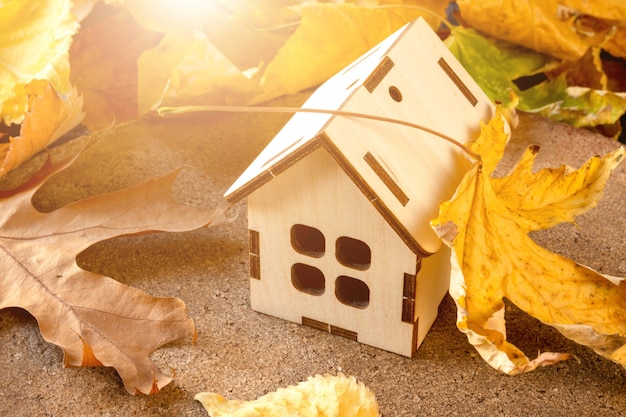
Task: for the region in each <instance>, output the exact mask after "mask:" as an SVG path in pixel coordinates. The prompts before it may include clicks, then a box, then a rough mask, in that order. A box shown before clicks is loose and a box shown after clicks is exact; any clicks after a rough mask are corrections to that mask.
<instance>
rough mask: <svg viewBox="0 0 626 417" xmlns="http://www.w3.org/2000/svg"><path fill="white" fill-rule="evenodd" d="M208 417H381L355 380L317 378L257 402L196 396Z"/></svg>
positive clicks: (208, 394) (371, 397) (205, 394)
mask: <svg viewBox="0 0 626 417" xmlns="http://www.w3.org/2000/svg"><path fill="white" fill-rule="evenodd" d="M195 398H196V400H198V401H200V402H201V403H202V405H203V406H204V408H205V410H206V411H207V413H209V416H210V417H257V416H264V417H282V416H285V417H286V416H300V417H324V416H333V417H380V413H379V412H378V403H377V402H376V397H375V396H374V393H373V392H372V391H370V390H369V389H368V388H367V387H366V386H365V385H363V383H361V382H357V381H356V379H355V378H354V377H348V376H345V375H343V374H339V375H336V376H334V375H316V376H312V377H309V379H307V380H306V381H304V382H301V383H299V384H298V385H295V386H290V387H287V388H280V389H278V390H277V391H275V392H271V393H269V394H266V395H264V396H262V397H260V398H258V399H256V400H252V401H240V400H227V399H226V398H224V397H223V396H221V395H220V394H215V393H211V392H203V393H200V394H197V395H196V397H195Z"/></svg>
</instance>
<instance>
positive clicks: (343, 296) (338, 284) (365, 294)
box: [335, 275, 370, 308]
mask: <svg viewBox="0 0 626 417" xmlns="http://www.w3.org/2000/svg"><path fill="white" fill-rule="evenodd" d="M335 296H336V297H337V299H338V300H339V301H341V302H342V303H343V304H345V305H348V306H351V307H356V308H366V307H367V306H368V305H369V303H370V289H369V287H368V286H367V284H366V283H364V282H363V281H361V280H358V279H356V278H351V277H347V276H343V275H342V276H340V277H338V278H337V280H336V281H335Z"/></svg>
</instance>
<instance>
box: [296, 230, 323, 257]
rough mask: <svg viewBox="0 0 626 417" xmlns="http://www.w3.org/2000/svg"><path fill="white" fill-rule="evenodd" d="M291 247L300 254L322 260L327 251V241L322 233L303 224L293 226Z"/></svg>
mask: <svg viewBox="0 0 626 417" xmlns="http://www.w3.org/2000/svg"><path fill="white" fill-rule="evenodd" d="M291 246H292V247H293V248H294V250H295V251H296V252H298V253H301V254H303V255H307V256H311V257H313V258H321V257H322V256H324V252H325V251H326V239H325V238H324V235H323V234H322V232H320V231H319V230H317V229H316V228H314V227H310V226H305V225H303V224H294V225H293V226H291Z"/></svg>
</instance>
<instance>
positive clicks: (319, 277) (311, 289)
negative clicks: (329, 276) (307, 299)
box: [291, 263, 326, 295]
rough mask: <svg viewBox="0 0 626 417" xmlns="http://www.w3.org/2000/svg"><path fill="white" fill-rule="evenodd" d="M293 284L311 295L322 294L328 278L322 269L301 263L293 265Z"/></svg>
mask: <svg viewBox="0 0 626 417" xmlns="http://www.w3.org/2000/svg"><path fill="white" fill-rule="evenodd" d="M291 284H292V285H293V286H294V287H295V288H296V289H297V290H298V291H302V292H304V293H307V294H311V295H322V294H324V290H325V289H326V279H325V278H324V274H323V273H322V271H320V270H319V269H317V268H315V267H313V266H310V265H306V264H300V263H297V264H293V265H292V266H291Z"/></svg>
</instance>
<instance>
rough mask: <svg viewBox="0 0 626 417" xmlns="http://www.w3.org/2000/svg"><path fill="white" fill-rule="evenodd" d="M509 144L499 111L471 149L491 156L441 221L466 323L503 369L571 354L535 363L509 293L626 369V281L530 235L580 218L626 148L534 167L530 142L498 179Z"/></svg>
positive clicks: (526, 367)
mask: <svg viewBox="0 0 626 417" xmlns="http://www.w3.org/2000/svg"><path fill="white" fill-rule="evenodd" d="M506 141H507V133H506V130H505V123H504V121H503V119H502V117H501V115H499V114H498V115H496V117H494V119H492V120H491V121H490V122H489V124H487V125H485V126H483V129H482V132H481V135H480V138H479V139H478V140H477V141H476V142H474V143H473V144H472V145H471V149H472V150H473V151H474V152H476V153H477V154H479V155H481V162H479V163H477V164H476V165H475V166H474V167H473V168H472V169H471V170H470V171H469V172H468V173H467V174H466V176H465V177H464V178H463V180H462V182H461V184H460V185H459V187H458V188H457V191H456V194H455V196H454V197H453V199H451V200H450V201H448V202H446V203H443V204H442V205H441V207H440V214H439V217H438V218H437V219H435V220H433V221H432V226H433V228H434V230H435V231H436V232H437V233H438V235H439V236H440V237H441V238H442V239H443V241H444V242H445V243H446V244H447V245H449V246H450V247H451V248H452V270H453V272H452V276H451V283H450V294H451V295H452V297H453V298H454V300H455V302H456V304H457V308H458V315H457V326H458V328H459V329H460V330H461V331H462V332H464V333H466V335H467V337H468V340H469V342H470V343H471V344H473V345H474V346H475V347H476V349H477V350H478V352H479V353H480V355H481V356H482V357H483V359H485V360H486V361H487V362H488V363H489V364H490V365H491V366H493V367H494V368H496V369H498V370H500V371H502V372H504V373H507V374H511V375H513V374H518V373H522V372H527V371H530V370H533V369H535V368H536V367H537V366H542V365H547V364H551V363H554V362H556V361H560V360H564V359H567V358H569V355H567V354H561V353H551V352H545V353H543V354H541V355H539V357H538V358H536V359H534V360H529V359H528V358H527V357H526V355H524V353H523V352H521V351H520V350H519V349H518V348H517V347H515V346H514V345H513V344H511V343H509V342H507V340H506V326H505V321H504V303H503V298H505V297H506V298H507V299H509V300H510V301H511V302H513V303H514V304H515V305H517V306H518V307H520V308H521V309H522V310H524V311H525V312H527V313H528V314H530V315H531V316H533V317H535V318H537V319H538V320H540V321H542V322H543V323H545V324H548V325H550V326H553V327H555V328H556V329H558V330H559V331H560V332H561V333H563V334H564V335H565V336H566V337H568V338H570V339H572V340H574V341H576V342H577V343H580V344H583V345H586V346H590V347H591V348H593V349H594V350H595V351H596V352H598V353H599V354H601V355H603V356H605V357H608V358H610V359H611V360H613V361H615V362H617V363H620V364H622V365H624V366H626V353H625V351H626V346H625V342H626V339H625V338H624V336H625V335H626V284H622V283H621V279H620V278H616V277H610V276H606V275H602V274H600V273H598V272H595V271H593V270H591V269H589V268H587V267H585V266H583V265H580V264H577V263H575V262H574V261H572V260H570V259H567V258H565V257H562V256H560V255H557V254H555V253H553V252H550V251H548V250H546V249H544V248H542V247H540V246H539V245H537V244H536V243H534V241H532V240H531V238H530V237H529V236H528V232H530V231H532V230H539V229H544V228H548V227H551V226H554V225H555V224H558V223H561V222H565V221H570V222H571V221H573V219H574V217H575V216H576V215H578V214H581V213H582V212H584V211H586V210H589V209H590V208H592V207H594V206H595V205H596V203H597V201H598V199H599V198H600V195H601V193H602V189H603V187H604V184H605V183H606V181H607V179H608V178H609V176H610V173H611V172H612V170H613V169H614V168H615V167H616V166H617V165H618V164H619V162H620V161H622V160H623V158H624V155H625V154H626V151H625V150H624V148H618V149H617V150H615V151H614V152H612V153H609V154H607V155H605V156H604V157H594V158H591V159H590V160H589V161H588V162H587V163H585V164H584V165H583V166H582V167H581V168H579V169H577V170H573V169H571V168H569V167H565V166H563V167H560V168H554V169H543V170H540V171H538V172H536V173H533V172H532V166H533V162H534V159H535V156H536V154H537V152H538V147H536V146H531V147H529V148H528V149H527V150H526V152H525V153H524V155H523V156H522V158H521V160H520V162H519V163H518V164H517V166H516V167H515V168H514V169H513V170H512V172H511V173H510V174H509V175H508V176H506V177H503V178H493V177H492V174H493V171H494V169H495V167H496V165H497V164H498V162H499V160H500V158H501V156H502V154H503V152H504V147H505V144H506Z"/></svg>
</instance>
